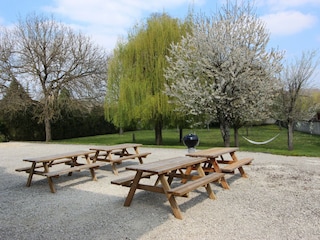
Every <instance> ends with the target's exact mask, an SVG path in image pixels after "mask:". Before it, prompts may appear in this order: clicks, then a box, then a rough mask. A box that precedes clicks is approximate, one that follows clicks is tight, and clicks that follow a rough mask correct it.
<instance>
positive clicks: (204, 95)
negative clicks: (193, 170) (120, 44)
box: [165, 1, 283, 146]
mask: <svg viewBox="0 0 320 240" xmlns="http://www.w3.org/2000/svg"><path fill="white" fill-rule="evenodd" d="M268 42H269V33H268V31H267V30H266V29H265V25H264V23H263V22H262V21H261V20H260V19H259V18H258V17H257V16H256V14H255V13H254V9H253V6H252V4H251V3H241V4H240V5H239V4H238V3H234V4H232V3H230V2H229V1H228V2H227V4H226V5H225V6H223V7H222V8H221V9H220V10H219V12H218V13H217V14H215V15H212V16H211V17H206V16H204V15H198V16H196V17H195V18H194V26H193V32H192V34H190V35H187V37H185V38H183V39H182V41H181V42H180V43H177V44H172V45H171V50H170V55H169V56H168V57H167V61H168V63H169V64H168V65H169V67H168V68H167V69H166V75H165V76H166V79H167V81H168V84H167V89H166V92H167V94H168V95H169V96H171V97H172V101H173V102H175V103H176V106H177V110H179V111H183V112H184V113H185V114H187V115H199V114H201V115H202V114H204V115H207V116H210V117H211V119H212V120H214V121H218V122H219V123H220V130H221V134H222V137H223V141H224V145H225V146H229V145H230V128H231V127H233V128H234V129H235V144H236V145H238V134H237V130H238V129H239V128H240V127H241V126H242V125H243V124H244V123H246V122H251V121H254V120H258V119H259V120H261V119H264V118H266V117H267V116H268V113H269V107H270V106H271V105H272V102H273V99H274V97H275V93H276V90H278V88H279V86H280V85H279V80H278V78H277V75H278V74H279V72H280V71H281V66H282V65H281V60H282V58H283V53H282V52H280V51H278V50H276V49H270V50H268V46H267V45H268Z"/></svg>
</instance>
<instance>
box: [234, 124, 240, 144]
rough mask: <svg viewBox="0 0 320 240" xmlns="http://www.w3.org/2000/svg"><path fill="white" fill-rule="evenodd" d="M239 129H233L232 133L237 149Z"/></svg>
mask: <svg viewBox="0 0 320 240" xmlns="http://www.w3.org/2000/svg"><path fill="white" fill-rule="evenodd" d="M238 130H239V129H238V128H237V127H234V128H233V132H234V145H235V146H236V147H239V131H238Z"/></svg>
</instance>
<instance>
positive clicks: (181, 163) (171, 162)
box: [126, 156, 207, 174]
mask: <svg viewBox="0 0 320 240" xmlns="http://www.w3.org/2000/svg"><path fill="white" fill-rule="evenodd" d="M204 161H207V159H206V158H195V157H187V156H182V157H175V158H169V159H165V160H160V161H156V162H151V163H145V164H141V165H131V166H128V167H126V169H127V170H135V171H144V172H150V173H154V174H164V173H167V172H170V171H172V170H176V169H183V168H185V167H187V166H190V165H195V164H198V163H201V162H204Z"/></svg>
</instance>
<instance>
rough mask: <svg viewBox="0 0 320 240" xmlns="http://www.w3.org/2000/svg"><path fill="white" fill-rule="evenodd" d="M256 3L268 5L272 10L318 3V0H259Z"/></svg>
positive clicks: (319, 2)
mask: <svg viewBox="0 0 320 240" xmlns="http://www.w3.org/2000/svg"><path fill="white" fill-rule="evenodd" d="M258 5H260V6H261V5H263V6H269V7H270V8H271V9H272V10H273V11H279V10H285V9H292V8H297V7H303V6H310V5H318V6H319V5H320V0H259V1H258Z"/></svg>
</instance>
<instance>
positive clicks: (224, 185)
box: [210, 158, 230, 189]
mask: <svg viewBox="0 0 320 240" xmlns="http://www.w3.org/2000/svg"><path fill="white" fill-rule="evenodd" d="M210 162H211V163H212V165H213V168H214V171H215V172H221V170H220V167H219V165H218V163H217V160H216V159H215V158H212V159H210ZM220 183H221V185H222V187H223V188H224V189H230V187H229V184H228V183H227V181H226V179H225V178H224V177H221V180H220Z"/></svg>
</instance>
